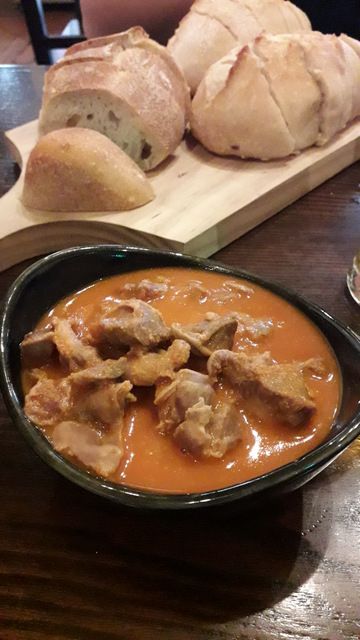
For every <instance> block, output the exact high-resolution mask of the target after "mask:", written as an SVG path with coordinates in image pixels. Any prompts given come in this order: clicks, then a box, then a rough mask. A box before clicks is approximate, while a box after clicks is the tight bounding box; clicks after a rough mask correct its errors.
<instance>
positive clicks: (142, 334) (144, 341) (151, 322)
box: [95, 299, 170, 347]
mask: <svg viewBox="0 0 360 640" xmlns="http://www.w3.org/2000/svg"><path fill="white" fill-rule="evenodd" d="M95 335H96V336H97V339H99V340H100V341H101V340H104V339H105V340H106V341H108V342H109V343H110V344H114V345H115V346H117V345H124V346H127V347H132V346H134V345H142V346H144V347H156V346H157V345H158V344H160V343H161V342H164V341H166V340H168V339H169V336H170V330H169V328H168V327H167V326H166V325H165V323H164V320H163V317H162V315H161V313H160V311H158V310H157V309H154V308H153V307H152V306H151V305H150V304H148V303H147V302H143V301H142V300H136V299H130V300H118V301H117V302H116V303H113V304H111V305H107V309H104V314H103V315H102V316H101V318H100V320H99V324H98V326H97V327H95Z"/></svg>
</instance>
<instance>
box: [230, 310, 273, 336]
mask: <svg viewBox="0 0 360 640" xmlns="http://www.w3.org/2000/svg"><path fill="white" fill-rule="evenodd" d="M231 316H232V317H233V318H235V319H236V320H237V322H238V331H239V333H240V335H241V334H248V335H249V336H250V338H253V339H255V340H257V339H259V338H262V337H263V336H267V335H268V334H269V333H270V331H272V329H273V327H274V322H273V320H272V319H271V318H253V317H252V316H250V315H249V314H248V313H238V312H237V311H233V312H232V314H231Z"/></svg>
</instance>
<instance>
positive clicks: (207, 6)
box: [168, 0, 311, 93]
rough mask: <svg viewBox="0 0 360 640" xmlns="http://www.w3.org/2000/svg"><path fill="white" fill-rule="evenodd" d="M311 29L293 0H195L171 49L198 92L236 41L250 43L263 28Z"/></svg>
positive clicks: (240, 43)
mask: <svg viewBox="0 0 360 640" xmlns="http://www.w3.org/2000/svg"><path fill="white" fill-rule="evenodd" d="M310 29H311V24H310V21H309V20H308V18H307V16H306V15H305V14H304V12H303V11H301V10H300V9H298V7H296V6H295V5H293V4H292V3H291V2H290V1H289V0H221V2H219V1H218V0H195V2H194V4H193V5H192V6H191V9H190V11H189V13H188V14H187V15H186V16H185V17H184V18H183V20H182V21H181V22H180V24H179V26H178V28H177V30H176V32H175V34H174V36H173V37H172V38H171V39H170V40H169V42H168V50H169V52H170V53H171V55H172V56H173V57H174V59H175V61H176V63H177V64H178V66H179V67H180V69H181V70H182V71H183V73H184V76H185V78H186V80H187V82H188V84H189V86H190V89H191V91H192V93H194V92H195V91H196V89H197V87H198V85H199V83H200V81H201V79H202V78H203V76H204V75H205V73H206V71H207V69H208V68H209V67H210V66H211V64H213V63H214V62H216V61H217V60H219V59H220V58H222V57H223V56H225V55H226V54H227V53H229V51H230V50H231V49H232V48H233V46H236V44H237V45H238V46H240V45H244V44H247V43H248V42H250V41H251V40H253V39H254V38H255V37H257V36H259V35H260V34H261V33H262V32H263V31H267V32H269V33H274V34H277V33H285V32H288V31H291V32H295V31H307V30H310ZM234 39H235V41H236V42H235V43H234Z"/></svg>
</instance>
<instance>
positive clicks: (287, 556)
mask: <svg viewBox="0 0 360 640" xmlns="http://www.w3.org/2000/svg"><path fill="white" fill-rule="evenodd" d="M66 484H67V483H66ZM68 488H70V487H68ZM70 489H71V488H70ZM60 493H61V494H62V495H61V497H62V499H61V498H60V503H59V502H58V501H57V504H56V507H54V508H55V518H56V517H59V515H60V512H62V515H63V517H64V519H65V522H64V525H65V528H63V529H62V531H63V534H62V535H63V544H65V545H66V548H67V549H68V551H69V556H70V557H71V556H72V555H73V556H74V566H76V556H77V555H78V553H79V551H80V549H81V555H82V556H83V555H84V554H85V556H86V558H87V559H88V561H87V563H85V565H83V564H81V565H80V569H76V572H77V580H78V581H79V580H80V581H81V582H84V583H88V584H89V586H90V584H91V588H90V590H91V594H92V596H91V597H92V599H94V601H96V605H97V606H98V607H100V609H101V610H102V611H103V612H104V613H106V611H107V610H110V609H111V610H112V611H113V607H114V606H115V607H119V608H120V609H121V610H122V612H123V615H124V616H125V618H126V615H127V614H128V615H130V619H131V616H132V615H135V616H136V612H138V615H139V616H140V618H141V617H142V616H143V615H145V617H146V612H148V613H149V612H150V613H151V620H152V622H151V624H154V618H155V619H158V620H159V621H160V620H162V621H164V620H169V619H174V620H176V622H177V623H179V624H186V623H189V624H191V623H192V624H193V623H194V620H195V621H196V622H198V623H202V624H204V623H206V622H208V623H214V622H225V621H230V620H234V619H238V618H239V617H243V616H248V615H251V614H253V613H255V612H259V611H262V610H264V609H266V608H269V607H272V606H273V605H274V604H276V603H277V602H280V601H281V600H282V599H283V598H285V597H286V596H287V595H289V594H291V593H292V592H294V591H295V590H296V589H298V588H299V586H300V585H301V584H303V583H304V582H305V581H306V580H307V579H308V578H309V577H310V576H311V575H312V573H313V572H314V571H315V570H316V567H317V565H318V564H319V562H320V561H321V559H322V556H323V553H324V551H325V548H326V543H327V533H326V532H325V533H324V535H322V536H321V541H320V542H319V539H318V538H319V536H318V537H317V545H316V550H315V549H314V548H313V547H312V546H311V545H310V543H309V541H308V539H307V538H306V533H307V532H306V531H304V529H307V527H308V524H309V523H308V520H309V518H310V519H311V518H315V519H316V518H317V517H318V514H316V513H315V512H314V506H313V505H312V506H311V509H312V511H311V513H307V515H306V518H303V510H304V506H303V492H302V491H297V492H295V493H293V494H292V495H290V496H287V497H283V498H279V499H277V500H276V501H274V502H272V503H271V504H269V505H267V506H266V508H265V507H262V508H257V509H256V510H253V511H251V512H245V513H244V512H243V513H237V514H232V515H230V516H228V517H224V516H221V517H219V516H218V515H216V514H215V513H212V512H211V511H209V512H194V511H193V512H187V513H154V512H147V513H144V512H139V511H134V510H130V509H125V508H121V507H117V506H115V505H112V504H110V503H104V502H103V501H101V500H99V499H98V498H96V497H94V496H91V495H88V494H84V493H83V492H82V491H80V490H78V489H77V488H74V487H73V488H72V489H71V493H72V504H71V507H70V510H69V501H68V498H67V499H66V498H65V496H64V494H65V493H66V492H63V491H62V490H61V491H60ZM58 497H59V496H58ZM329 499H330V500H331V495H329ZM61 503H63V504H61ZM76 503H77V504H76ZM315 511H316V507H315ZM79 514H81V515H79ZM53 515H54V514H52V515H51V520H52V521H53V520H54V518H53V517H52V516H53ZM75 522H77V523H78V527H79V529H78V530H77V531H76V529H75V530H74V528H73V527H74V523H75ZM59 524H60V523H59ZM69 525H70V526H69ZM324 529H325V527H324ZM74 533H75V537H74ZM304 533H305V535H304ZM56 535H58V532H57V534H56ZM74 544H75V548H74ZM79 570H80V575H79V573H78V572H79ZM55 573H56V572H55ZM54 578H55V580H56V576H54ZM87 593H88V594H89V591H87ZM140 610H141V611H142V613H140Z"/></svg>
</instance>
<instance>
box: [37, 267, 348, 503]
mask: <svg viewBox="0 0 360 640" xmlns="http://www.w3.org/2000/svg"><path fill="white" fill-rule="evenodd" d="M158 277H164V278H167V279H169V280H170V288H169V291H168V292H167V293H166V294H165V295H164V296H163V297H162V298H161V299H156V300H153V301H151V302H150V304H152V305H153V306H154V307H156V308H157V309H158V310H159V311H160V312H161V313H162V315H163V317H164V320H165V322H166V323H167V324H171V323H172V322H179V323H183V324H188V323H192V322H197V321H199V320H201V319H202V318H203V317H204V314H205V313H206V312H208V311H213V312H216V313H219V314H221V315H224V314H226V313H228V312H231V311H238V312H240V313H247V314H250V315H251V316H252V317H254V318H271V319H272V321H273V323H274V327H273V328H272V330H271V331H270V332H269V333H268V334H267V335H265V336H262V337H261V338H259V339H256V340H255V341H252V340H250V339H249V338H247V339H244V338H242V337H241V336H239V335H236V336H235V345H234V350H237V349H243V350H244V351H245V352H246V353H249V354H250V353H255V352H264V351H270V352H271V355H272V357H273V358H274V359H275V360H276V361H277V362H279V363H282V362H292V361H294V360H298V361H304V360H307V359H308V358H311V357H321V358H322V359H323V361H324V364H325V368H326V372H327V375H326V377H324V378H323V379H319V378H316V377H311V376H308V377H307V386H308V388H309V391H310V393H311V395H312V397H313V399H314V402H315V403H316V407H317V411H316V413H315V416H314V417H313V419H311V420H310V421H309V422H308V423H307V424H306V425H305V426H302V427H292V426H289V425H285V424H280V423H278V422H276V421H275V420H274V419H272V418H270V417H267V418H265V417H262V418H261V419H260V418H259V417H255V416H254V415H252V413H251V409H250V410H249V407H248V406H246V405H245V403H244V404H243V406H241V409H240V413H239V415H240V418H241V424H242V433H243V435H242V440H241V442H240V443H239V444H238V445H237V446H236V447H235V448H234V449H233V450H231V451H230V452H228V453H227V454H226V455H225V456H224V458H223V459H220V460H217V459H210V460H209V459H199V460H195V459H194V458H193V457H192V456H191V455H189V454H186V453H183V452H181V451H180V450H179V449H178V448H177V447H176V445H175V444H174V442H173V440H172V438H171V437H169V436H163V435H160V434H159V433H158V432H157V431H156V430H155V426H156V424H157V422H158V418H157V411H156V408H155V407H154V405H153V396H154V391H153V389H136V390H135V393H136V395H137V398H138V402H137V403H136V404H133V405H130V406H129V409H128V410H127V413H126V417H125V421H126V424H125V429H124V434H125V455H124V457H123V459H122V461H121V463H120V466H119V468H118V470H117V471H116V473H115V474H114V475H113V477H112V478H111V479H112V480H113V481H114V482H117V483H124V484H126V485H130V486H132V487H136V488H146V489H152V490H158V491H167V492H200V491H205V490H211V489H215V488H220V487H225V486H229V485H232V484H236V483H238V482H241V481H244V480H248V479H250V478H253V477H256V476H259V475H262V474H264V473H267V472H268V471H270V470H272V469H275V468H277V467H280V466H282V465H284V464H287V463H288V462H291V461H293V460H295V459H297V458H299V457H300V456H302V455H304V454H305V453H307V452H308V451H310V450H311V449H313V448H315V447H316V446H317V445H318V444H320V443H321V442H322V441H323V440H324V439H325V438H326V436H327V435H328V433H329V430H330V426H331V423H332V421H333V419H334V416H335V415H336V412H337V408H338V404H339V400H340V393H341V381H340V373H339V370H338V365H337V362H336V359H335V357H334V354H333V352H332V350H331V348H330V346H329V344H328V343H327V341H326V339H325V338H324V336H323V335H322V334H321V333H320V331H319V330H318V329H317V327H316V326H315V325H313V324H312V323H311V322H310V321H309V320H308V319H307V318H306V317H305V316H304V315H303V314H302V313H301V312H299V311H298V310H297V309H295V308H294V307H293V306H291V305H290V304H289V303H287V302H286V301H284V300H282V299H281V298H280V297H278V296H276V295H274V294H272V293H271V292H269V291H267V290H266V289H263V288H261V287H259V286H257V285H255V284H252V283H248V282H247V281H243V284H245V285H246V286H249V287H251V289H252V290H253V293H252V294H245V293H241V294H239V293H237V294H235V293H234V294H233V295H232V298H231V300H228V301H222V302H221V301H219V300H217V297H216V295H217V293H216V290H218V289H219V288H221V287H222V285H223V283H224V281H229V280H234V278H232V277H231V276H224V275H221V274H217V273H212V272H204V271H198V270H189V269H183V268H163V269H160V268H157V269H151V270H150V269H149V270H142V271H137V272H133V273H127V274H123V275H119V276H115V277H112V278H109V279H106V280H101V281H98V282H96V283H94V284H92V285H90V286H88V287H87V288H86V289H84V290H83V291H80V292H77V293H75V294H73V295H71V296H70V297H68V298H67V299H65V300H63V301H61V302H59V304H57V305H56V306H55V307H54V309H52V310H51V311H50V312H49V313H48V314H46V316H45V317H44V318H43V319H42V320H41V322H40V323H39V325H38V326H39V327H41V326H45V325H46V324H47V323H48V322H49V320H50V318H51V317H55V316H56V317H69V316H71V317H74V316H76V318H77V321H78V322H77V326H78V323H79V324H80V325H81V324H83V326H84V327H85V328H86V325H87V324H89V323H90V322H91V321H92V320H93V318H94V317H96V314H97V313H98V312H99V305H100V303H101V302H102V301H103V300H104V298H109V297H110V298H112V297H118V298H119V297H121V295H120V294H121V288H122V287H123V286H124V285H125V283H137V282H140V281H141V280H142V279H144V278H147V279H150V280H153V281H154V280H156V278H158ZM190 280H197V281H200V282H201V284H202V285H203V286H204V287H205V288H206V289H209V290H211V295H210V296H202V295H199V296H197V295H195V296H193V295H191V294H189V287H188V283H189V281H190ZM238 282H242V281H240V280H239V281H238ZM49 374H50V375H59V372H56V371H52V372H49ZM47 435H48V437H49V439H50V440H51V430H47Z"/></svg>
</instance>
